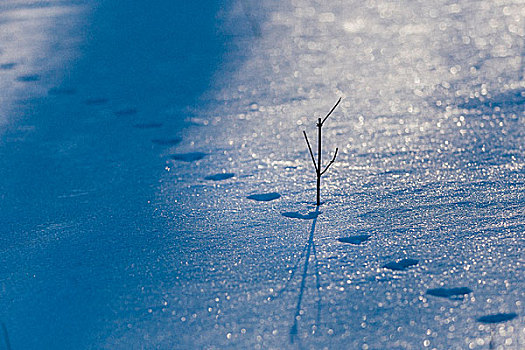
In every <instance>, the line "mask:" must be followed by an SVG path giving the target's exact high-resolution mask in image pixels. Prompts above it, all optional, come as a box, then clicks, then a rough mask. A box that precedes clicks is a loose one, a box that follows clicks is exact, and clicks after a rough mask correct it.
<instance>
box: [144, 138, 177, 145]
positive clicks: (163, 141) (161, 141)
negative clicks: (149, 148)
mask: <svg viewBox="0 0 525 350" xmlns="http://www.w3.org/2000/svg"><path fill="white" fill-rule="evenodd" d="M181 141H182V138H180V137H173V138H166V139H153V140H151V142H153V143H154V144H156V145H161V146H175V145H178V144H179V143H181Z"/></svg>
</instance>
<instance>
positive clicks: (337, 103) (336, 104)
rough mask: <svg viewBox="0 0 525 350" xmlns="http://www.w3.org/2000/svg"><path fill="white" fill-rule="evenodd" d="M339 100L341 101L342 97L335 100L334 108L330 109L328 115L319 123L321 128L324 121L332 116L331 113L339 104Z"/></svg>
mask: <svg viewBox="0 0 525 350" xmlns="http://www.w3.org/2000/svg"><path fill="white" fill-rule="evenodd" d="M341 99H342V97H339V100H337V102H336V103H335V106H333V107H332V109H331V110H330V112H328V114H327V115H326V117H324V119H323V121H322V122H321V126H323V124H324V121H325V120H326V119H328V117H329V116H330V115H331V114H332V112H333V111H334V110H335V109H336V108H337V106H338V105H339V103H340V102H341Z"/></svg>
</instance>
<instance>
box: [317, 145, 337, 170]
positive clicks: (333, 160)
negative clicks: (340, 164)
mask: <svg viewBox="0 0 525 350" xmlns="http://www.w3.org/2000/svg"><path fill="white" fill-rule="evenodd" d="M337 151H339V148H336V149H335V154H334V157H333V158H332V160H331V161H330V163H328V165H327V166H326V168H324V170H323V172H322V173H321V175H323V174H324V173H326V171H327V170H328V168H329V167H330V165H332V164H333V163H334V162H335V157H337Z"/></svg>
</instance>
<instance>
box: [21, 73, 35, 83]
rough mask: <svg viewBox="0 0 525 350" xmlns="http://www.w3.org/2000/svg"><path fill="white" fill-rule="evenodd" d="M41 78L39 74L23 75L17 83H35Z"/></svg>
mask: <svg viewBox="0 0 525 350" xmlns="http://www.w3.org/2000/svg"><path fill="white" fill-rule="evenodd" d="M39 80H40V76H39V75H37V74H28V75H21V76H19V77H17V78H16V81H19V82H22V83H32V82H34V81H39Z"/></svg>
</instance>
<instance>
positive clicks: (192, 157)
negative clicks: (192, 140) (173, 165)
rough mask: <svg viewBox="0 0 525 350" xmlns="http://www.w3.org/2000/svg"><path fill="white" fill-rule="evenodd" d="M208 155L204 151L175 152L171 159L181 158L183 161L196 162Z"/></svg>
mask: <svg viewBox="0 0 525 350" xmlns="http://www.w3.org/2000/svg"><path fill="white" fill-rule="evenodd" d="M206 156H207V154H206V153H202V152H188V153H175V154H173V155H172V156H171V159H175V160H180V161H183V162H195V161H197V160H201V159H202V158H204V157H206Z"/></svg>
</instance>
